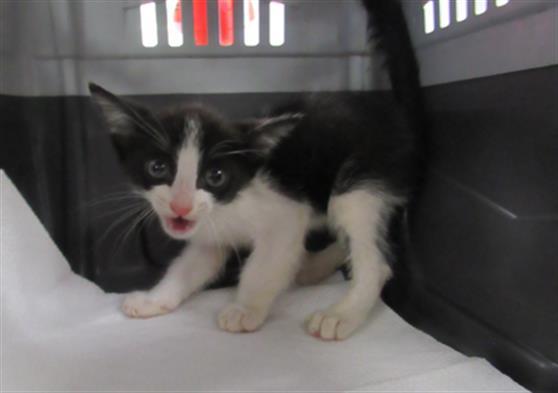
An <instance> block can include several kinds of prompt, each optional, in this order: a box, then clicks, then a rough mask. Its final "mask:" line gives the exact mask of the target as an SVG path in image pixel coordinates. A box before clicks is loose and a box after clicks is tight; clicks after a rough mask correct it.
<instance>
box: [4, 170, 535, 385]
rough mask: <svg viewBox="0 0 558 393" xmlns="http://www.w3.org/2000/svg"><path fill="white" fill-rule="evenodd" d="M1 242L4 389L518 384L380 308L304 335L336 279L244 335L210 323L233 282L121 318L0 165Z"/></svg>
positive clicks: (282, 303)
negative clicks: (330, 332) (157, 310)
mask: <svg viewBox="0 0 558 393" xmlns="http://www.w3.org/2000/svg"><path fill="white" fill-rule="evenodd" d="M0 239H1V244H0V246H1V247H0V271H1V273H2V274H1V275H0V280H1V281H0V283H1V284H2V285H1V286H0V287H1V298H2V304H1V316H2V318H1V319H0V325H1V326H0V376H1V378H0V390H1V391H35V392H38V391H42V392H46V391H50V392H55V391H56V392H85V391H95V392H109V391H112V392H116V391H119V392H135V391H136V392H144V393H145V392H165V391H174V392H179V391H182V392H186V391H229V392H230V391H252V392H264V391H299V392H300V391H326V390H327V391H348V390H363V391H375V392H394V391H406V392H433V391H437V392H440V391H444V392H450V391H455V392H458V391H460V392H463V391H476V392H489V391H491V392H493V391H502V392H503V391H506V392H524V391H525V389H523V388H522V387H521V386H519V385H517V384H516V383H515V382H513V381H512V380H511V379H509V378H508V377H506V376H505V375H502V374H501V373H500V372H499V371H498V370H496V369H495V368H493V367H492V366H491V365H490V364H488V363H487V362H486V361H485V360H483V359H480V358H470V357H466V356H464V355H462V354H460V353H458V352H456V351H454V350H452V349H451V348H449V347H447V346H445V345H443V344H441V343H439V342H437V341H436V340H434V339H433V338H432V337H430V336H428V335H426V334H424V333H422V332H420V331H419V330H417V329H415V328H413V327H412V326H410V325H409V324H407V323H406V322H405V321H403V320H402V319H401V318H400V317H399V316H397V314H395V313H394V312H393V311H392V310H390V309H389V308H388V307H386V306H385V305H384V304H383V303H380V304H378V305H377V306H376V308H375V310H374V312H373V315H372V316H371V318H370V321H369V323H368V324H367V325H366V326H365V327H363V328H362V329H361V330H360V331H359V332H358V333H356V334H355V336H354V337H352V338H350V339H349V340H347V341H344V342H328V343H326V342H321V341H319V340H317V339H315V338H314V337H311V336H309V335H308V334H306V333H305V332H304V330H303V329H302V321H303V319H304V317H305V316H306V315H308V314H309V313H310V312H312V311H314V310H315V309H316V308H322V307H324V306H326V305H327V304H329V303H330V302H333V301H334V300H335V299H338V298H339V297H340V296H341V295H342V293H343V292H344V291H345V289H346V285H347V283H346V282H344V281H342V280H341V281H337V282H330V283H328V284H324V285H321V286H316V287H307V288H299V289H296V290H292V291H290V292H289V293H288V294H285V295H284V296H282V297H281V299H280V300H279V302H278V304H277V305H276V307H274V310H273V313H272V315H271V316H270V318H269V320H268V322H267V323H266V324H265V325H264V326H263V327H262V329H261V330H259V331H258V332H255V333H251V334H231V333H226V332H223V331H220V330H219V329H218V328H217V325H216V321H215V316H216V315H217V313H218V311H219V310H220V309H221V308H222V307H224V306H225V305H226V304H227V303H228V302H229V301H231V299H232V295H233V294H232V291H231V290H230V289H225V290H215V291H206V292H203V293H201V294H199V295H198V296H195V297H194V298H193V299H191V300H190V301H188V302H186V303H185V304H184V305H183V306H181V307H180V308H179V309H178V310H176V311H175V312H173V313H172V314H169V315H166V316H163V317H158V318H153V319H147V320H132V319H128V318H126V317H125V316H124V315H123V314H122V312H121V311H120V310H119V306H120V304H121V302H122V296H121V295H114V294H106V293H103V292H102V291H101V290H100V289H99V288H98V287H96V286H95V285H94V284H93V283H91V282H89V281H87V280H85V279H83V278H81V277H79V276H77V275H75V274H74V273H73V272H72V271H71V270H70V267H69V265H68V262H67V261H66V260H65V259H64V257H63V255H62V254H61V253H60V251H59V250H58V249H57V248H56V246H55V245H54V243H53V242H52V240H51V239H50V238H49V236H48V233H47V232H46V231H45V229H44V228H43V227H42V226H41V224H40V222H39V220H38V219H37V217H36V216H35V215H34V214H33V212H32V211H31V209H30V208H29V206H28V205H27V204H26V203H25V201H24V200H23V198H22V197H21V195H20V194H19V193H18V192H17V190H16V189H15V187H14V185H13V184H12V182H11V181H10V180H9V179H8V178H7V177H6V176H5V174H4V173H3V172H2V171H1V170H0ZM30 245H32V247H31V246H30Z"/></svg>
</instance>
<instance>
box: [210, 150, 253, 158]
mask: <svg viewBox="0 0 558 393" xmlns="http://www.w3.org/2000/svg"><path fill="white" fill-rule="evenodd" d="M245 153H261V150H258V149H242V150H232V151H226V152H223V153H214V155H213V157H225V156H232V155H241V154H245Z"/></svg>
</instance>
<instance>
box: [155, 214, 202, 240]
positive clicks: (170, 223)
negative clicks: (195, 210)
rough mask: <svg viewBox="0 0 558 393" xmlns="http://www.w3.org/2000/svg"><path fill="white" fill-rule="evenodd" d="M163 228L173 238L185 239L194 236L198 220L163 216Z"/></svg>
mask: <svg viewBox="0 0 558 393" xmlns="http://www.w3.org/2000/svg"><path fill="white" fill-rule="evenodd" d="M161 222H162V224H163V229H164V230H165V232H166V233H167V235H169V236H170V237H172V238H173V239H178V240H185V239H188V238H189V237H191V236H192V234H193V233H194V231H195V229H196V222H195V221H192V220H187V219H185V218H181V217H174V218H173V217H165V218H161Z"/></svg>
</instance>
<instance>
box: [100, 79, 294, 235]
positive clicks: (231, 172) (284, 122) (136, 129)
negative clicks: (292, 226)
mask: <svg viewBox="0 0 558 393" xmlns="http://www.w3.org/2000/svg"><path fill="white" fill-rule="evenodd" d="M89 89H90V91H91V94H92V96H93V98H94V100H95V101H96V102H97V103H98V104H99V106H100V107H101V109H102V112H103V114H104V117H105V119H106V121H107V123H108V125H109V129H110V131H111V138H112V142H113V145H114V147H115V149H116V151H117V153H118V156H119V158H120V161H121V163H122V165H123V167H124V169H125V171H126V172H127V174H128V176H129V177H130V179H131V180H132V183H133V184H134V185H135V186H136V187H137V188H139V189H140V190H141V191H143V195H144V196H145V198H146V199H147V200H148V201H149V203H150V204H151V206H152V208H153V210H154V211H155V212H156V213H157V216H158V217H159V219H160V222H161V225H162V227H163V229H164V230H165V232H166V233H167V234H168V235H170V236H171V237H173V238H175V239H188V238H190V237H191V236H192V235H193V234H194V233H195V231H196V229H197V228H198V227H199V226H200V225H201V224H202V223H204V221H207V220H211V215H212V213H213V212H214V210H215V208H216V207H217V206H221V207H223V206H226V205H227V204H228V203H229V202H231V201H232V200H234V199H235V198H236V197H237V195H238V194H239V193H240V192H241V190H242V189H243V188H244V187H246V186H247V185H248V184H249V183H250V181H251V180H252V178H253V177H254V175H255V174H256V172H257V171H258V169H259V168H260V167H261V166H262V164H263V163H264V162H265V160H266V157H267V155H268V154H269V153H270V151H271V149H272V148H273V146H274V145H275V144H276V143H277V141H278V140H279V139H280V138H281V137H282V136H284V135H285V133H286V131H287V130H290V129H292V128H293V126H294V124H295V123H296V121H297V118H296V117H282V118H277V119H273V120H269V119H267V120H254V121H248V122H244V123H236V124H235V123H232V122H229V121H227V120H226V119H224V118H223V117H222V116H220V115H219V114H218V113H216V112H215V111H212V110H210V109H208V108H206V107H202V106H199V105H183V106H180V107H175V108H172V109H167V110H163V111H157V112H153V111H150V110H148V109H146V108H144V107H142V106H140V105H137V104H135V103H131V102H129V101H127V100H123V99H122V98H119V97H117V96H115V95H114V94H112V93H110V92H108V91H107V90H105V89H103V88H101V87H100V86H98V85H95V84H90V85H89Z"/></svg>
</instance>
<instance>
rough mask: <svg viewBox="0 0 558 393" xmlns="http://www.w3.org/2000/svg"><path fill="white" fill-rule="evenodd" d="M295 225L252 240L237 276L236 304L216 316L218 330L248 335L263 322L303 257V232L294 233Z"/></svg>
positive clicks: (296, 231) (302, 230) (291, 278)
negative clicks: (248, 254) (248, 253)
mask: <svg viewBox="0 0 558 393" xmlns="http://www.w3.org/2000/svg"><path fill="white" fill-rule="evenodd" d="M299 221H300V220H299ZM292 222H293V223H294V222H296V221H292ZM299 223H300V222H299ZM299 223H297V224H299ZM297 224H293V226H282V231H268V232H267V234H266V235H265V236H263V237H260V238H257V239H256V240H255V242H254V249H253V251H252V254H251V255H250V257H249V258H248V260H247V262H246V266H245V267H244V269H243V271H242V274H241V276H240V283H239V287H238V293H237V298H236V302H234V303H232V304H230V305H229V306H227V307H225V308H224V309H223V310H222V311H221V313H220V314H219V317H218V323H219V327H220V328H221V329H223V330H226V331H229V332H234V333H236V332H252V331H254V330H256V329H258V328H259V327H260V326H261V325H262V323H263V322H264V321H265V318H266V317H267V315H268V313H269V310H270V307H271V305H272V303H273V301H274V300H275V298H276V297H277V295H279V293H280V292H281V291H282V290H283V289H285V288H286V287H287V286H288V285H289V284H290V283H291V282H292V281H293V279H294V275H295V274H296V272H297V270H298V268H299V264H300V260H301V258H302V255H303V253H304V229H303V228H300V227H299V228H298V229H297ZM285 229H286V230H285Z"/></svg>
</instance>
